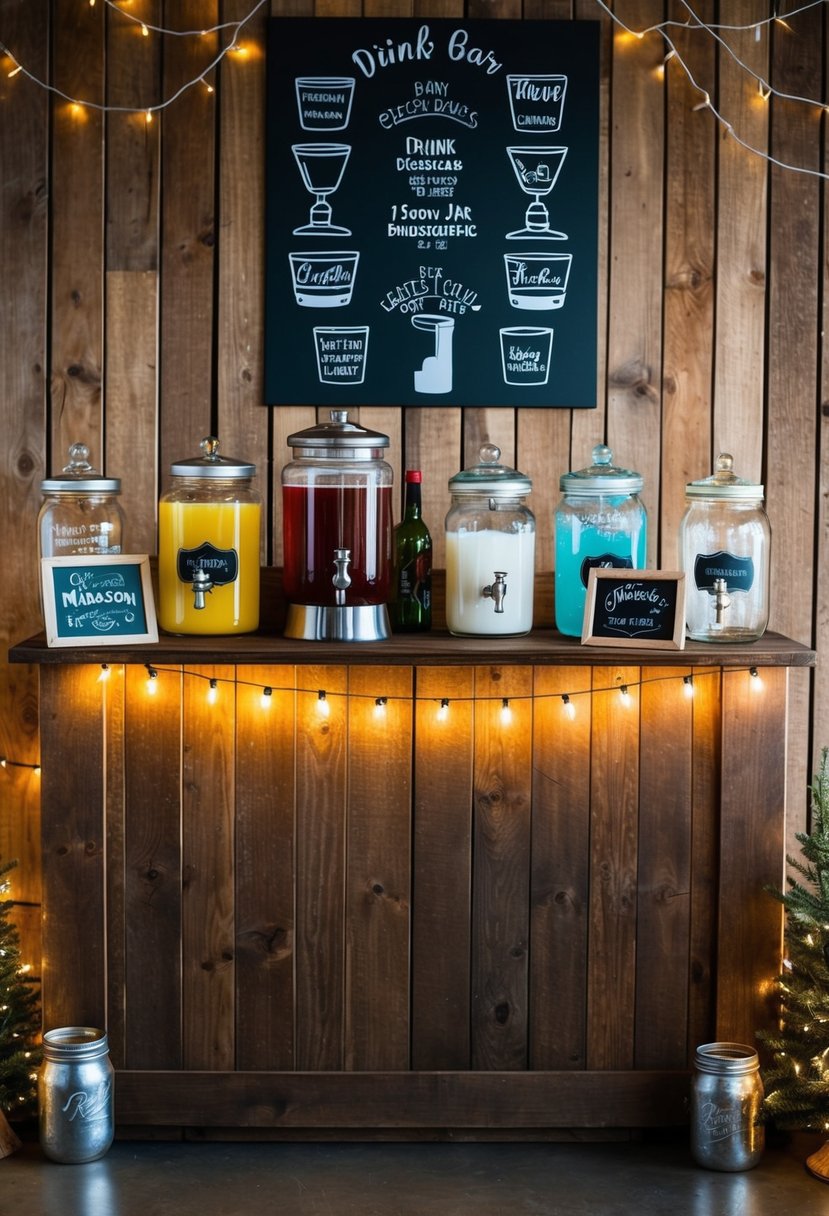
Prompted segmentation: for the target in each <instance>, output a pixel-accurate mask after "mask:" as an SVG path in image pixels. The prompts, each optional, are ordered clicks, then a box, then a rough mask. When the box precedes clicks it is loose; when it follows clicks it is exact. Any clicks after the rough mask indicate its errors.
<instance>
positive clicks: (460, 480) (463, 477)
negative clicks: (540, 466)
mask: <svg viewBox="0 0 829 1216" xmlns="http://www.w3.org/2000/svg"><path fill="white" fill-rule="evenodd" d="M479 455H480V457H481V462H480V464H473V465H472V466H471V467H470V468H468V469H461V471H460V473H456V474H455V476H454V477H450V478H449V491H450V493H451V494H486V495H488V497H490V498H520V497H521V496H522V495H524V494H529V492H530V490H531V489H532V488H533V483H532V482H531V481H530V479H529V477H527V476H526V474H524V473H519V472H518V471H517V469H511V468H510V467H509V465H505V464H499V461H500V458H501V449H500V448H499V447H496V445H495V444H494V443H485V444H484V445H483V447H482V448H481V450H480V452H479Z"/></svg>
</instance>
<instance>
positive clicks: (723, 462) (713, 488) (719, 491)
mask: <svg viewBox="0 0 829 1216" xmlns="http://www.w3.org/2000/svg"><path fill="white" fill-rule="evenodd" d="M733 466H734V457H733V456H731V455H730V454H729V453H728V452H720V454H719V456H718V457H717V469H716V472H715V473H713V474H712V475H711V476H710V477H703V478H701V480H700V481H689V482H688V484H687V485H686V487H685V494H686V496H687V497H688V498H732V499H735V498H743V499H745V498H762V497H763V486H762V485H761V484H759V483H758V482H755V481H747V480H746V479H745V478H743V477H738V476H737V474H736V473H735V472H734V471H733Z"/></svg>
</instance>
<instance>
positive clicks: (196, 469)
mask: <svg viewBox="0 0 829 1216" xmlns="http://www.w3.org/2000/svg"><path fill="white" fill-rule="evenodd" d="M199 447H200V448H201V450H202V452H203V453H204V455H203V456H194V457H193V459H192V460H181V461H179V462H178V463H177V464H171V465H170V472H171V473H172V474H173V476H174V477H224V478H239V477H253V475H254V473H255V472H256V465H255V464H249V463H248V462H247V461H244V460H233V459H231V457H229V456H220V455H219V441H218V439H217V438H216V436H215V435H208V436H207V437H206V438H205V439H202V441H201V443H200V444H199Z"/></svg>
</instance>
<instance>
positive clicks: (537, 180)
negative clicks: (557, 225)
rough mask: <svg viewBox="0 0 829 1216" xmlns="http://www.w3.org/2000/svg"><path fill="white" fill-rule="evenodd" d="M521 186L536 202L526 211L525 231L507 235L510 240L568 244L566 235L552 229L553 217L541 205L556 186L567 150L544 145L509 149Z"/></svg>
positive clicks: (522, 229)
mask: <svg viewBox="0 0 829 1216" xmlns="http://www.w3.org/2000/svg"><path fill="white" fill-rule="evenodd" d="M507 155H508V156H509V158H510V161H511V163H512V167H513V169H514V170H515V176H516V177H517V178H518V184H519V185H520V187H521V189H522V190H523V191H524V193H525V194H531V195H532V196H533V201H532V202H531V203H530V205H529V206H528V207H527V210H526V213H525V215H524V224H525V227H523V228H517V229H516V230H515V232H508V233H507V238H508V239H511V240H538V239H539V238H541V239H542V240H551V241H566V240H567V233H566V232H557V231H556V230H555V229H554V228H551V227H550V213H549V212H548V210H547V207H546V205H545V204H544V203H543V202H542V201H541V200H542V198H543V197H544V196H545V195H547V194H549V193H550V191H551V190H552V188H553V186H554V185H555V184H556V180H557V179H558V175H559V173H560V172H561V166H562V165H563V164H564V158H565V156H566V155H567V149H566V148H550V147H543V146H541V145H523V146H521V147H512V148H507Z"/></svg>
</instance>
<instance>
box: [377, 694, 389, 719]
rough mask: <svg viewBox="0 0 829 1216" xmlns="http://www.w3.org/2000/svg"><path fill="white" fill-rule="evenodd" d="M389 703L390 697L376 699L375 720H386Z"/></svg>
mask: <svg viewBox="0 0 829 1216" xmlns="http://www.w3.org/2000/svg"><path fill="white" fill-rule="evenodd" d="M387 702H388V697H377V698H375V701H374V716H375V718H385V716H386V704H387Z"/></svg>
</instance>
